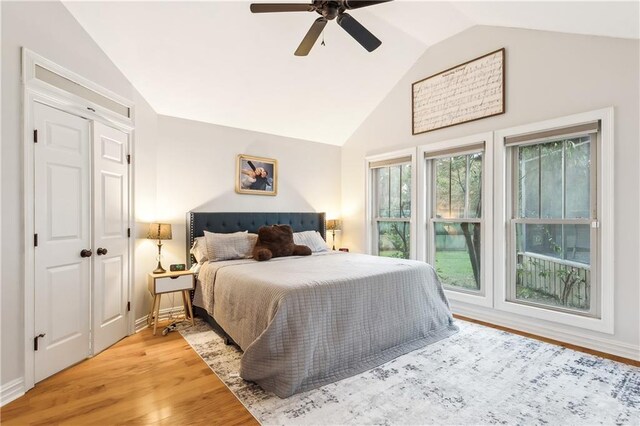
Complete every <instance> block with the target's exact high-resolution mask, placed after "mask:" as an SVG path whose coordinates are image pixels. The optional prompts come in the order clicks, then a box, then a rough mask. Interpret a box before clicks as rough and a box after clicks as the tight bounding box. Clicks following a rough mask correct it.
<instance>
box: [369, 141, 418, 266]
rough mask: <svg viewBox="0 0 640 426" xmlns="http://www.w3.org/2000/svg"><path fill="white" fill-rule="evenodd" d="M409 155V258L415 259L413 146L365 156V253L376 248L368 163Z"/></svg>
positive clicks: (415, 189) (415, 172)
mask: <svg viewBox="0 0 640 426" xmlns="http://www.w3.org/2000/svg"><path fill="white" fill-rule="evenodd" d="M408 156H411V220H410V221H409V224H410V225H409V232H410V234H411V235H410V238H409V242H410V244H411V247H410V251H411V256H410V258H411V259H416V241H418V240H417V237H416V211H417V210H416V204H417V198H416V196H417V194H418V192H417V188H416V176H417V170H416V149H415V148H407V149H401V150H398V151H392V152H388V153H384V154H378V155H370V156H367V157H365V173H366V179H365V205H366V213H365V220H366V223H367V231H366V250H367V254H375V253H376V248H375V246H374V243H375V241H374V238H373V237H374V235H375V233H376V231H375V230H374V220H373V219H374V218H373V213H374V211H375V208H374V206H373V202H374V196H373V193H372V192H371V191H372V190H373V186H372V177H371V174H372V173H371V168H370V164H371V163H375V162H377V161H383V160H393V159H395V158H402V157H408Z"/></svg>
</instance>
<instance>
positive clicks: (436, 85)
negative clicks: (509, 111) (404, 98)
mask: <svg viewBox="0 0 640 426" xmlns="http://www.w3.org/2000/svg"><path fill="white" fill-rule="evenodd" d="M504 57H505V50H504V48H503V49H500V50H496V51H495V52H491V53H488V54H486V55H484V56H481V57H479V58H476V59H473V60H471V61H469V62H465V63H464V64H461V65H458V66H455V67H453V68H450V69H448V70H446V71H442V72H440V73H438V74H435V75H432V76H431V77H427V78H425V79H423V80H420V81H417V82H415V83H413V85H412V114H413V117H412V123H413V134H414V135H417V134H419V133H424V132H430V131H432V130H436V129H441V128H443V127H449V126H453V125H456V124H460V123H465V122H468V121H473V120H478V119H480V118H485V117H491V116H494V115H498V114H504V111H505V109H504V107H505V105H504V103H505V102H504V100H505V87H504Z"/></svg>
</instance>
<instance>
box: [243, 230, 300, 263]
mask: <svg viewBox="0 0 640 426" xmlns="http://www.w3.org/2000/svg"><path fill="white" fill-rule="evenodd" d="M309 255H311V249H310V248H309V247H307V246H302V245H296V244H294V242H293V229H291V226H289V225H271V226H261V227H260V229H258V241H257V242H256V245H255V247H254V248H253V257H254V258H255V259H256V260H258V261H263V260H269V259H271V258H272V257H283V256H309Z"/></svg>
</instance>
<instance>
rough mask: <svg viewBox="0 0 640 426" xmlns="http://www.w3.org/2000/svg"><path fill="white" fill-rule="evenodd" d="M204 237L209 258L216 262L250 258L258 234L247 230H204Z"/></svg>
mask: <svg viewBox="0 0 640 426" xmlns="http://www.w3.org/2000/svg"><path fill="white" fill-rule="evenodd" d="M204 238H205V241H206V244H207V258H208V259H209V260H210V261H213V262H216V261H218V260H231V259H248V258H250V257H251V253H252V251H253V246H254V245H255V244H256V240H257V239H258V235H257V234H249V233H248V232H247V231H244V232H234V233H232V234H218V233H215V232H208V231H204Z"/></svg>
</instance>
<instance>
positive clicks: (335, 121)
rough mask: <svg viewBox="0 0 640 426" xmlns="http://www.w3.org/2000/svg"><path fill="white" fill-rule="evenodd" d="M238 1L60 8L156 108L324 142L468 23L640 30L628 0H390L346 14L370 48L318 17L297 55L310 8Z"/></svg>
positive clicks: (337, 139) (344, 131)
mask: <svg viewBox="0 0 640 426" xmlns="http://www.w3.org/2000/svg"><path fill="white" fill-rule="evenodd" d="M292 2H295V0H292ZM300 2H301V3H305V1H304V0H302V1H300ZM249 3H250V2H245V1H210V2H177V1H176V2H75V1H66V2H65V5H66V7H67V8H68V9H69V11H70V12H71V13H72V14H73V15H74V17H75V18H76V19H77V20H78V21H79V22H80V24H81V25H82V26H83V27H84V28H85V30H86V31H87V32H88V33H89V34H90V35H91V36H92V37H93V38H94V40H95V41H96V42H97V43H98V44H99V45H100V46H101V47H102V49H103V50H104V51H105V53H106V54H107V55H108V56H109V57H110V58H111V59H112V61H113V62H114V63H115V64H116V65H117V66H118V67H119V68H120V70H121V71H122V72H123V73H124V74H125V76H127V78H128V79H129V80H130V81H131V83H132V84H133V85H134V86H135V87H136V88H137V89H138V91H139V92H140V93H141V94H142V95H143V96H144V97H145V99H146V100H147V101H148V102H149V103H150V105H151V106H152V107H153V108H154V109H155V110H156V112H158V113H159V114H163V115H170V116H175V117H182V118H187V119H191V120H198V121H203V122H209V123H215V124H220V125H225V126H231V127H239V128H243V129H249V130H255V131H259V132H265V133H271V134H276V135H282V136H288V137H294V138H299V139H306V140H311V141H317V142H323V143H329V144H334V145H342V144H343V143H344V142H346V140H347V139H348V137H349V136H350V135H351V134H352V133H353V132H354V131H355V130H356V129H357V128H358V126H359V125H360V124H361V123H362V122H363V121H364V120H365V118H366V117H367V116H368V115H369V114H370V113H371V111H372V110H373V109H374V108H375V107H376V106H377V105H378V104H379V103H380V102H381V101H382V99H383V98H384V96H385V95H386V94H387V93H388V92H389V91H390V90H391V88H392V87H393V86H394V85H395V84H396V83H397V81H398V80H399V79H400V78H401V77H402V76H403V75H404V74H405V73H406V72H407V71H408V70H409V69H410V67H411V66H412V65H413V64H414V63H415V61H416V60H417V59H418V58H419V57H420V56H421V55H422V54H423V53H424V52H425V50H426V49H427V48H428V47H429V46H432V45H434V44H436V43H438V42H440V41H442V40H444V39H446V38H448V37H451V36H453V35H455V34H457V33H459V32H461V31H464V30H465V29H467V28H469V27H471V26H473V25H496V26H507V27H520V28H529V29H539V30H550V31H560V32H569V33H578V34H594V35H602V36H611V37H623V38H636V39H637V38H638V37H639V33H640V28H639V27H640V25H639V22H638V21H639V19H638V15H639V11H640V10H639V7H638V2H637V1H633V2H617V3H616V2H433V1H402V0H396V1H394V2H390V3H384V4H380V5H377V6H372V7H368V8H363V9H358V10H354V11H352V12H350V13H351V15H352V16H354V17H355V18H356V19H357V20H358V21H360V23H362V24H363V25H364V26H365V27H367V28H368V29H369V30H370V31H371V32H372V33H373V34H375V35H376V36H377V37H378V38H379V39H380V40H382V42H383V44H382V46H381V47H380V48H378V49H377V50H375V51H374V52H372V53H368V52H367V51H366V50H364V49H363V48H362V47H361V46H360V45H359V44H358V43H356V42H355V40H353V39H352V38H351V37H350V36H349V35H348V34H347V33H346V32H345V31H343V30H342V28H340V27H339V26H338V25H336V23H335V22H329V24H328V25H327V26H326V28H325V31H324V41H325V46H321V45H320V41H318V43H316V45H315V46H314V48H313V49H312V51H311V53H310V54H309V56H306V57H296V56H294V55H293V52H294V51H295V49H296V48H297V46H298V44H299V43H300V41H301V40H302V38H303V37H304V35H305V34H306V32H307V30H308V29H309V27H310V26H311V23H312V22H313V21H314V20H315V19H316V18H317V16H318V15H316V14H315V13H306V12H301V13H274V14H259V15H258V14H252V13H250V11H249ZM479 53H483V52H479ZM452 65H455V64H452ZM408 90H409V89H408V88H407V91H408Z"/></svg>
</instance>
